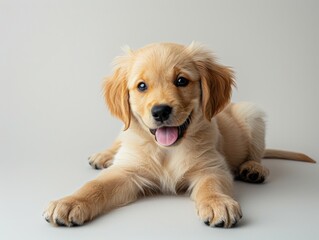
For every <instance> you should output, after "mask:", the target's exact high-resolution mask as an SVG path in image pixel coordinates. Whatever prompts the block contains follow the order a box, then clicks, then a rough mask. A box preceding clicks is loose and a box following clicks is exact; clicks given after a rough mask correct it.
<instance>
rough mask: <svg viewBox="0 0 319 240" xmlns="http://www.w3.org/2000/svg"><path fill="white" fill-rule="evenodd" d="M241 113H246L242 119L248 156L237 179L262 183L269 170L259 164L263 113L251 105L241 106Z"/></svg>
mask: <svg viewBox="0 0 319 240" xmlns="http://www.w3.org/2000/svg"><path fill="white" fill-rule="evenodd" d="M242 111H243V112H246V114H245V116H244V117H242V118H243V119H244V125H245V127H244V128H245V130H246V131H247V133H248V134H247V136H248V138H249V141H248V144H249V145H248V156H247V160H246V161H245V162H243V163H242V164H241V165H240V166H239V169H238V171H237V173H238V176H237V179H239V180H242V181H245V182H250V183H262V182H264V181H265V180H266V178H267V177H268V175H269V170H268V169H267V168H266V167H264V166H263V165H262V164H261V159H262V158H263V155H264V151H265V121H264V113H263V112H262V111H261V110H259V109H258V108H257V107H255V106H252V105H245V104H243V105H242Z"/></svg>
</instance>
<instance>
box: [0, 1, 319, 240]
mask: <svg viewBox="0 0 319 240" xmlns="http://www.w3.org/2000/svg"><path fill="white" fill-rule="evenodd" d="M318 9H319V2H318V1H312V0H305V1H290V0H281V1H278V0H270V1H263V0H255V1H250V0H241V1H235V0H234V1H230V0H223V1H210V0H207V1H205V0H196V1H188V0H185V1H184V0H176V1H171V0H161V1H149V0H138V1H124V0H118V1H99V0H94V1H82V0H73V1H72V0H64V1H50V0H29V1H23V0H20V1H19V0H1V1H0V163H1V165H0V216H1V217H0V239H1V240H2V239H4V240H6V239H8V240H9V239H10V240H11V239H13V240H16V239H24V240H28V239H30V240H31V239H32V240H37V239H39V240H40V239H41V240H42V239H68V240H69V239H77V240H84V239H245V240H248V239H259V240H263V239H265V240H269V239H298V240H300V239H318V236H319V228H318V223H317V222H318V216H319V187H318V183H319V172H318V168H319V164H305V163H298V162H292V161H280V160H264V161H263V162H264V164H265V165H266V166H267V167H269V169H270V172H271V175H270V178H269V180H268V181H267V183H266V184H262V185H251V184H246V183H241V182H236V183H235V192H236V198H237V199H238V200H239V202H240V203H241V206H242V210H243V213H244V218H243V220H242V221H241V223H240V224H239V226H238V227H237V228H234V229H213V228H208V227H207V226H205V225H204V224H203V223H201V222H200V221H199V220H198V218H197V216H196V211H195V208H194V204H193V202H191V201H190V200H189V199H188V198H187V197H173V196H162V197H156V198H148V199H143V200H140V201H138V202H136V203H134V204H131V205H129V206H126V207H123V208H120V209H117V210H114V211H112V212H110V213H109V214H106V215H103V216H101V217H99V218H98V219H96V220H95V221H93V222H92V223H89V224H87V225H85V226H83V227H78V228H70V229H69V228H56V227H52V226H51V225H49V224H48V223H46V222H45V221H44V219H43V217H42V216H41V214H42V211H43V209H44V208H45V207H46V205H47V203H48V202H49V201H51V200H53V199H57V198H60V197H63V196H64V195H67V194H69V193H72V192H73V191H74V190H75V189H77V188H78V187H80V186H81V185H82V184H84V183H85V182H86V181H88V180H90V179H93V178H94V177H95V176H96V175H97V172H96V170H93V169H91V168H90V166H89V165H88V163H87V157H88V156H89V155H90V154H92V153H95V152H97V151H101V150H102V149H104V148H105V147H107V146H109V145H110V144H111V143H112V141H113V140H114V139H115V137H116V135H117V133H118V131H119V129H120V127H121V123H120V122H119V121H118V120H116V119H115V118H112V117H111V116H110V114H109V113H108V111H107V109H106V107H105V105H104V102H103V98H102V94H101V83H102V79H103V77H104V76H107V75H109V74H110V73H111V67H110V63H111V62H112V59H113V58H114V57H115V56H117V55H119V54H121V51H120V47H121V46H123V45H125V44H128V45H130V46H131V47H132V48H133V49H135V48H138V47H142V46H143V45H145V44H148V43H151V42H158V41H172V42H179V43H183V44H189V43H190V42H191V41H192V40H197V41H200V42H203V43H204V44H206V45H207V47H208V48H210V49H212V50H213V51H214V52H215V53H216V55H217V56H218V58H219V59H220V62H221V63H223V64H225V65H228V66H232V67H233V68H234V70H235V72H236V79H237V86H238V88H237V89H234V95H233V101H235V102H237V101H251V102H255V103H257V104H258V105H259V106H260V107H261V108H263V109H265V112H266V113H267V138H266V140H267V146H269V147H272V148H281V149H290V150H295V151H302V152H305V153H307V154H309V155H310V156H311V157H313V158H314V159H316V160H317V161H318V160H319V151H318V136H319V127H318V122H319V111H318V104H319V94H318V90H319V81H318V79H319V71H318V69H319V59H318V56H319V44H318V42H319V25H318V23H319V14H318Z"/></svg>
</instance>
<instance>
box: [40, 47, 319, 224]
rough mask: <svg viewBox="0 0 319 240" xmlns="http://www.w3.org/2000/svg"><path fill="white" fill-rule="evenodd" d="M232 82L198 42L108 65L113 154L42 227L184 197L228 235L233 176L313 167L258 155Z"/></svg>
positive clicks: (55, 205)
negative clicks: (149, 200)
mask: <svg viewBox="0 0 319 240" xmlns="http://www.w3.org/2000/svg"><path fill="white" fill-rule="evenodd" d="M234 84H235V83H234V75H233V72H232V70H231V69H230V68H228V67H225V66H222V65H220V64H218V63H217V62H216V61H215V59H214V57H213V56H212V54H211V53H210V51H208V50H206V49H205V48H204V47H202V46H201V45H200V44H196V43H192V44H191V45H190V46H183V45H178V44H174V43H157V44H151V45H148V46H146V47H144V48H142V49H139V50H137V51H131V50H129V51H128V52H127V54H126V55H125V56H121V57H118V58H117V59H116V61H115V69H114V73H113V75H112V76H111V77H109V78H108V79H106V81H105V83H104V87H103V91H104V95H105V100H106V103H107V105H108V107H109V109H110V111H111V113H112V114H113V115H115V116H116V117H118V118H119V119H121V120H122V121H123V122H124V131H123V132H121V134H120V135H119V137H118V139H117V140H116V141H115V142H114V144H113V146H112V147H111V148H109V149H107V150H105V151H103V152H100V153H97V154H95V155H93V156H91V157H90V158H89V163H90V165H91V166H92V167H94V168H96V169H101V168H106V169H105V170H103V171H102V172H101V174H100V175H99V176H98V177H97V178H96V179H95V180H93V181H90V182H88V183H87V184H85V185H84V186H83V187H82V188H80V189H79V190H78V191H77V192H75V193H74V194H72V195H70V196H67V197H65V198H62V199H60V200H57V201H53V202H51V203H50V204H49V206H48V208H47V209H46V210H45V212H44V217H45V219H46V220H47V221H48V222H50V223H52V224H55V225H59V226H77V225H82V224H83V223H85V222H86V221H89V220H92V219H93V218H94V217H96V216H97V215H99V214H102V213H103V212H106V211H108V210H110V209H112V208H116V207H119V206H123V205H126V204H128V203H130V202H133V201H135V200H137V199H138V198H139V197H140V196H143V195H149V194H156V193H170V194H181V193H187V194H189V195H190V196H191V198H192V199H193V200H194V201H195V204H196V208H197V211H198V215H199V217H200V219H201V220H202V221H203V222H204V223H205V224H207V225H209V226H214V227H225V228H230V227H233V226H235V225H236V223H237V222H238V221H239V220H240V219H241V218H242V211H241V209H240V206H239V204H238V203H237V202H236V201H235V200H234V199H233V197H232V185H233V178H234V177H235V178H237V179H239V180H242V181H246V182H251V183H262V182H264V181H265V180H266V178H267V176H268V175H269V171H268V169H267V168H265V167H264V166H263V165H262V164H261V159H262V158H284V159H292V160H299V161H306V162H314V161H313V160H312V159H311V158H309V157H308V156H306V155H304V154H301V153H294V152H287V151H281V150H265V121H264V113H263V112H262V111H261V110H260V109H258V108H257V107H256V106H254V105H253V104H250V103H237V104H234V103H229V101H230V98H231V92H232V86H234Z"/></svg>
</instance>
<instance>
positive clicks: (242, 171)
mask: <svg viewBox="0 0 319 240" xmlns="http://www.w3.org/2000/svg"><path fill="white" fill-rule="evenodd" d="M268 175H269V170H268V169H267V168H266V167H264V166H263V165H261V163H260V162H258V161H254V160H251V161H247V162H244V163H243V164H241V165H240V166H239V175H238V179H239V180H241V181H245V182H249V183H263V182H264V181H265V180H266V178H267V177H268Z"/></svg>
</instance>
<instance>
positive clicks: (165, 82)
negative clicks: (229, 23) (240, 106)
mask: <svg viewBox="0 0 319 240" xmlns="http://www.w3.org/2000/svg"><path fill="white" fill-rule="evenodd" d="M232 83H233V81H232V74H231V72H230V70H229V69H227V68H225V67H222V66H220V65H217V64H216V63H215V62H214V60H213V59H212V56H211V55H210V54H209V53H208V52H207V51H205V50H203V49H202V48H201V47H198V46H190V47H185V46H182V45H177V44H169V43H162V44H153V45H149V46H147V47H145V48H142V49H140V50H137V51H135V52H130V53H128V55H127V56H125V57H122V58H120V59H119V61H118V64H117V68H116V70H115V73H114V75H113V76H112V77H111V78H110V79H108V80H107V82H106V84H105V88H104V89H105V97H106V101H107V103H108V105H109V108H110V110H111V112H112V113H113V114H115V115H116V116H118V117H119V118H121V119H122V120H123V121H124V123H125V124H126V127H129V122H130V121H131V119H132V118H135V119H137V121H138V122H139V124H140V125H141V126H142V127H143V128H144V129H145V130H147V131H149V132H150V134H153V135H154V136H155V139H156V141H157V143H158V144H160V145H162V146H172V145H174V144H176V143H177V142H179V140H180V139H182V138H183V137H184V136H185V135H186V131H187V129H188V127H189V125H190V124H193V123H192V121H191V120H192V118H193V116H194V115H195V114H196V115H197V116H198V115H202V116H203V117H202V119H201V120H202V121H204V120H205V119H204V118H205V117H206V119H208V120H210V119H211V118H212V117H213V115H214V114H216V113H217V112H218V111H220V110H221V108H222V107H223V106H224V105H225V104H226V103H227V102H228V100H229V98H230V94H231V85H232ZM116 101H117V102H116ZM204 116H205V117H204Z"/></svg>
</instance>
